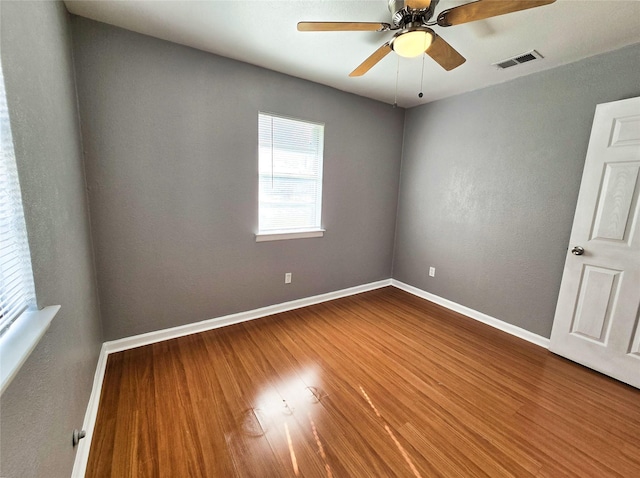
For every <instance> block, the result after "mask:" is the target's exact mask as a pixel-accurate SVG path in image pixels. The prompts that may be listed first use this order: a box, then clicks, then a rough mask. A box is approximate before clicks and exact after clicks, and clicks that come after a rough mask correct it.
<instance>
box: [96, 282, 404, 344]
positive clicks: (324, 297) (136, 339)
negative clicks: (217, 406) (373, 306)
mask: <svg viewBox="0 0 640 478" xmlns="http://www.w3.org/2000/svg"><path fill="white" fill-rule="evenodd" d="M389 285H391V279H385V280H381V281H378V282H371V283H369V284H363V285H359V286H356V287H350V288H348V289H342V290H338V291H335V292H328V293H326V294H320V295H314V296H312V297H305V298H304V299H297V300H292V301H290V302H283V303H282V304H276V305H270V306H267V307H262V308H260V309H254V310H249V311H246V312H239V313H237V314H231V315H225V316H223V317H217V318H215V319H208V320H203V321H201V322H194V323H191V324H186V325H180V326H178V327H171V328H170V329H163V330H156V331H154V332H148V333H146V334H140V335H134V336H132V337H125V338H124V339H118V340H113V341H111V342H105V344H104V345H105V346H106V348H107V353H110V354H111V353H114V352H120V351H122V350H128V349H132V348H135V347H141V346H143V345H149V344H153V343H156V342H162V341H163V340H169V339H175V338H177V337H183V336H185V335H191V334H197V333H198V332H205V331H207V330H213V329H217V328H220V327H226V326H227V325H233V324H238V323H240V322H247V321H249V320H254V319H259V318H261V317H267V316H269V315H273V314H279V313H280V312H286V311H288V310H293V309H299V308H301V307H307V306H309V305H313V304H319V303H321V302H327V301H329V300H334V299H339V298H341V297H347V296H350V295H354V294H360V293H361V292H367V291H370V290H374V289H379V288H381V287H386V286H389Z"/></svg>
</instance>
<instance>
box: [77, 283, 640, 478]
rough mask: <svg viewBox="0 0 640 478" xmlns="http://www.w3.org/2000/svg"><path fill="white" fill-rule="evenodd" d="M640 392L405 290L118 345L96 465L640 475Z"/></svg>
mask: <svg viewBox="0 0 640 478" xmlns="http://www.w3.org/2000/svg"><path fill="white" fill-rule="evenodd" d="M639 454H640V391H639V390H637V389H634V388H632V387H629V386H627V385H624V384H622V383H620V382H617V381H615V380H613V379H610V378H608V377H605V376H603V375H600V374H598V373H597V372H594V371H592V370H588V369H586V368H584V367H581V366H579V365H577V364H575V363H572V362H570V361H568V360H565V359H563V358H561V357H558V356H556V355H554V354H552V353H550V352H548V351H547V350H545V349H542V348H540V347H538V346H535V345H532V344H530V343H527V342H524V341H522V340H520V339H518V338H515V337H513V336H510V335H508V334H506V333H503V332H501V331H499V330H496V329H493V328H491V327H489V326H486V325H484V324H481V323H479V322H476V321H474V320H471V319H468V318H466V317H463V316H461V315H459V314H456V313H455V312H452V311H450V310H448V309H445V308H443V307H441V306H438V305H436V304H433V303H431V302H428V301H424V300H422V299H419V298H417V297H415V296H412V295H409V294H407V293H405V292H403V291H400V290H398V289H395V288H391V287H389V288H384V289H379V290H376V291H371V292H367V293H364V294H359V295H356V296H352V297H346V298H343V299H338V300H335V301H331V302H327V303H322V304H317V305H314V306H310V307H306V308H303V309H297V310H292V311H288V312H284V313H281V314H277V315H275V316H272V317H267V318H263V319H260V320H256V321H251V322H246V323H241V324H237V325H234V326H229V327H225V328H222V329H217V330H212V331H209V332H203V333H200V334H194V335H190V336H186V337H181V338H178V339H173V340H170V341H166V342H161V343H157V344H153V345H149V346H145V347H140V348H137V349H132V350H127V351H124V352H120V353H116V354H112V355H110V356H109V359H108V362H107V371H106V374H105V379H104V384H103V388H102V394H101V399H100V408H99V410H98V416H97V421H96V427H95V431H94V436H93V441H92V446H91V452H90V455H89V461H88V469H87V475H86V476H88V477H101V478H102V477H125V476H135V477H177V476H180V477H182V476H185V477H187V476H188V477H217V476H220V477H225V478H226V477H232V476H236V477H252V478H253V477H256V478H257V477H260V478H262V477H287V476H290V477H294V478H296V477H301V476H304V477H326V478H337V477H365V476H366V477H370V476H381V477H382V476H384V477H395V476H397V477H413V478H416V477H420V478H427V477H439V476H441V477H452V476H464V477H467V476H469V477H476V476H477V477H481V476H490V477H507V476H514V477H518V478H520V477H528V476H529V477H554V478H555V477H563V476H575V477H598V478H600V477H608V476H611V477H634V478H635V477H637V476H640V458H639V456H638V455H639Z"/></svg>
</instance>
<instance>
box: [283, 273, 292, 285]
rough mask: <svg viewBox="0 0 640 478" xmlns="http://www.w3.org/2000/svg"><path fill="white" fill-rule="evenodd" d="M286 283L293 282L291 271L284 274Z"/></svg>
mask: <svg viewBox="0 0 640 478" xmlns="http://www.w3.org/2000/svg"><path fill="white" fill-rule="evenodd" d="M284 283H285V284H291V272H287V273H286V274H285V275H284Z"/></svg>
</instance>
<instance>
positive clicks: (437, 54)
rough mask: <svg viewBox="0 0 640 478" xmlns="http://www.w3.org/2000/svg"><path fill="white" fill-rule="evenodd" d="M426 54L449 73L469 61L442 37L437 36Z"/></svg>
mask: <svg viewBox="0 0 640 478" xmlns="http://www.w3.org/2000/svg"><path fill="white" fill-rule="evenodd" d="M425 53H426V54H427V55H429V56H430V57H431V58H433V59H434V60H435V61H436V62H437V63H438V64H439V65H440V66H441V67H442V68H444V69H445V70H447V71H450V70H453V69H454V68H457V67H459V66H460V65H462V64H463V63H464V62H465V61H467V60H466V58H465V57H463V56H462V55H461V54H460V53H458V52H457V51H456V49H455V48H453V47H452V46H451V45H449V44H448V43H447V42H446V41H444V40H443V39H442V37H441V36H438V35H435V34H434V39H433V41H432V42H431V45H430V46H429V48H427V51H426V52H425Z"/></svg>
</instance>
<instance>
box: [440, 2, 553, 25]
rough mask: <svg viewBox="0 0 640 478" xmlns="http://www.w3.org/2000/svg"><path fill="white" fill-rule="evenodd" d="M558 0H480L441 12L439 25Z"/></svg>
mask: <svg viewBox="0 0 640 478" xmlns="http://www.w3.org/2000/svg"><path fill="white" fill-rule="evenodd" d="M555 1H556V0H479V1H477V2H472V3H467V4H465V5H460V6H459V7H453V8H450V9H448V10H444V11H442V12H440V15H438V25H440V26H441V27H450V26H452V25H460V24H462V23H467V22H475V21H476V20H484V19H485V18H491V17H497V16H498V15H504V14H505V13H512V12H519V11H520V10H527V9H529V8H536V7H542V6H543V5H549V4H550V3H553V2H555Z"/></svg>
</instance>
